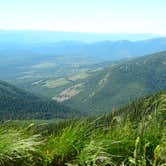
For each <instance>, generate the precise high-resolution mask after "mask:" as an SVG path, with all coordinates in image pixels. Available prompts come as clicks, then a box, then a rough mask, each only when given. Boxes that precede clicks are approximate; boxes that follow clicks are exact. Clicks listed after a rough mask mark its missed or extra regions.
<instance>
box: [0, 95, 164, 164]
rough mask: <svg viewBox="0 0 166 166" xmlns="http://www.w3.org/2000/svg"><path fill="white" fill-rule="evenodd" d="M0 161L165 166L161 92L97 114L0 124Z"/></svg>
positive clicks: (162, 96)
mask: <svg viewBox="0 0 166 166" xmlns="http://www.w3.org/2000/svg"><path fill="white" fill-rule="evenodd" d="M0 165H4V166H6V165H7V166H8V165H9V166H10V165H13V166H15V165H16V166H19V165H27V166H29V165H43V166H45V165H47V166H54V165H56V166H63V165H68V166H165V165H166V96H165V94H163V93H159V94H157V95H153V96H150V97H147V98H144V99H141V100H138V101H135V102H134V103H131V104H130V105H128V106H126V107H124V108H122V109H120V110H117V111H115V112H112V113H110V114H106V115H103V116H101V117H97V118H93V117H91V118H88V119H80V120H70V121H59V122H58V123H54V124H53V123H50V124H47V125H37V124H30V125H28V126H25V125H24V126H23V127H21V126H20V128H16V127H13V126H11V125H9V126H7V125H5V124H3V125H1V129H0Z"/></svg>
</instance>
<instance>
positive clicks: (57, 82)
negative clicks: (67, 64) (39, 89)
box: [44, 78, 69, 88]
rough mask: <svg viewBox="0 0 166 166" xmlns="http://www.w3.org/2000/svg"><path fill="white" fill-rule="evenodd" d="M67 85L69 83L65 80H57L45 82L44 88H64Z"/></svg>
mask: <svg viewBox="0 0 166 166" xmlns="http://www.w3.org/2000/svg"><path fill="white" fill-rule="evenodd" d="M68 83H69V81H67V80H66V79H64V78H60V79H57V80H51V81H47V82H46V84H45V85H44V86H46V87H47V88H56V87H59V86H64V85H66V84H68Z"/></svg>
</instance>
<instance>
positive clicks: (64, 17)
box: [0, 0, 166, 35]
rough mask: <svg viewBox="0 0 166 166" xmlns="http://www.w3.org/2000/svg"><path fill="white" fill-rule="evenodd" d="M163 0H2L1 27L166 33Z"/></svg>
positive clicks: (4, 28)
mask: <svg viewBox="0 0 166 166" xmlns="http://www.w3.org/2000/svg"><path fill="white" fill-rule="evenodd" d="M165 7H166V1H163V0H153V1H151V0H146V1H144V0H134V1H133V0H125V1H124V0H116V1H114V0H91V1H89V0H70V1H68V0H61V1H56V0H42V1H39V0H36V1H33V0H29V1H26V0H5V1H2V0H0V22H1V25H0V29H1V30H37V31H41V30H42V31H43V30H44V31H61V32H86V33H87V32H88V33H102V34H103V33H105V34H114V33H115V34H159V35H166V23H165V18H166V12H165Z"/></svg>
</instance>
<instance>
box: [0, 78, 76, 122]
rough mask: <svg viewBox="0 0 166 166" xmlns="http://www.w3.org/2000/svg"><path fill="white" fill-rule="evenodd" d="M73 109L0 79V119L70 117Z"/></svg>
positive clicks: (74, 113)
mask: <svg viewBox="0 0 166 166" xmlns="http://www.w3.org/2000/svg"><path fill="white" fill-rule="evenodd" d="M76 114H77V111H74V110H72V109H70V108H68V107H66V106H63V105H62V104H58V103H57V102H56V101H51V100H48V99H45V98H40V97H37V96H34V95H33V94H31V93H28V92H24V91H23V90H20V89H18V88H16V87H15V86H13V85H10V84H8V83H6V82H3V81H0V120H9V119H51V118H52V119H53V118H71V117H72V116H74V115H76Z"/></svg>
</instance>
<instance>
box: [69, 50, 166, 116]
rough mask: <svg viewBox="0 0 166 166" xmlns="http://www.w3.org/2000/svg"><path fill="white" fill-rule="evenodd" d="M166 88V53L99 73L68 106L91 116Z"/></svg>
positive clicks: (138, 59) (125, 63) (88, 81)
mask: <svg viewBox="0 0 166 166" xmlns="http://www.w3.org/2000/svg"><path fill="white" fill-rule="evenodd" d="M165 89H166V52H160V53H156V54H153V55H149V56H145V57H142V58H137V59H134V60H130V61H128V62H124V63H121V64H118V65H114V66H112V67H110V68H107V69H105V70H102V71H99V72H96V73H95V74H94V75H93V76H92V77H91V78H89V79H88V80H87V82H86V83H85V85H84V90H82V91H81V92H80V93H79V94H78V95H76V96H74V97H73V98H71V99H70V100H68V101H67V102H66V104H68V105H70V106H73V107H74V108H79V109H82V110H84V111H87V112H89V113H91V112H93V111H96V112H98V113H101V112H108V111H110V110H111V109H112V108H117V107H119V106H121V105H123V104H125V103H127V102H129V101H132V100H134V99H135V98H138V97H140V96H144V95H147V94H151V93H153V92H157V91H160V90H165Z"/></svg>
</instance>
